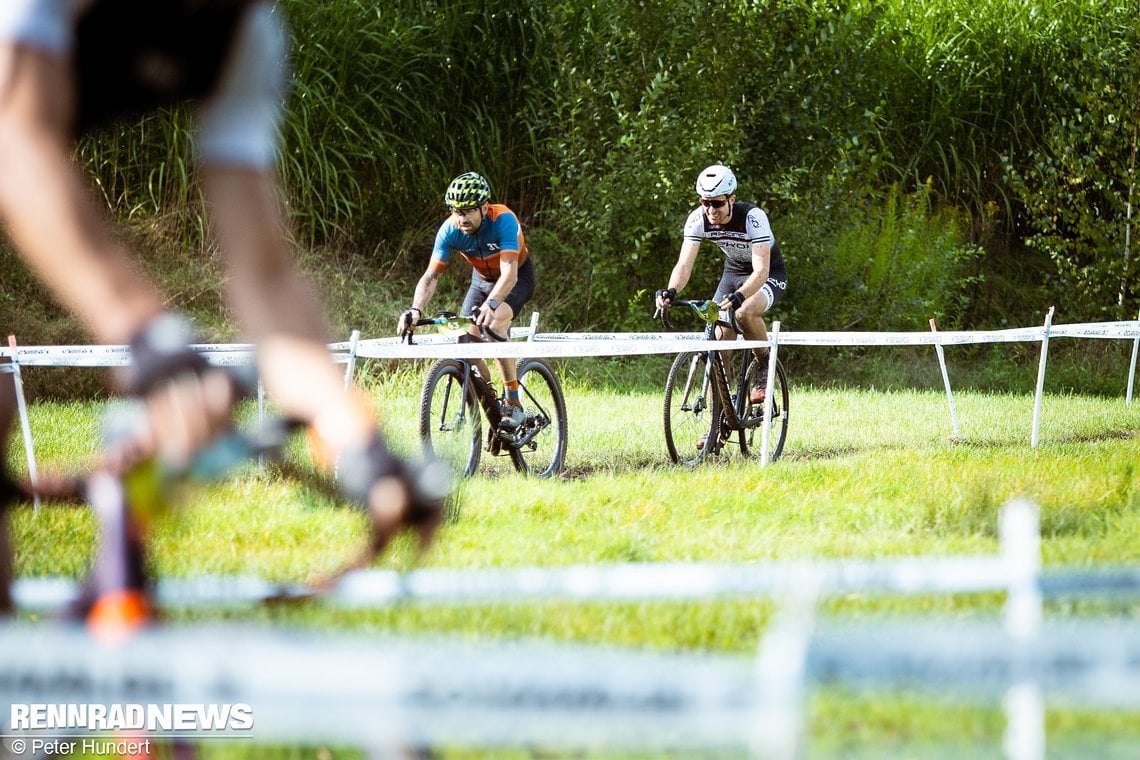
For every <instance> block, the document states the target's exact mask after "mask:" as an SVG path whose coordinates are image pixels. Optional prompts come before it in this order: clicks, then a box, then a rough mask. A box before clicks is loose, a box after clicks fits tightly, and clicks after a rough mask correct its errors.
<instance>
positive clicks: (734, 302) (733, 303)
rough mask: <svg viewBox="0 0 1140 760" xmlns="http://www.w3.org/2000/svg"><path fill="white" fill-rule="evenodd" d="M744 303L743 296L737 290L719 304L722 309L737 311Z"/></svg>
mask: <svg viewBox="0 0 1140 760" xmlns="http://www.w3.org/2000/svg"><path fill="white" fill-rule="evenodd" d="M742 303H744V294H743V293H741V292H740V291H739V290H734V291H732V292H731V293H729V294H728V295H727V296H725V298H724V300H723V301H721V302H720V307H721V308H722V309H733V310H735V309H739V308H740V305H741V304H742Z"/></svg>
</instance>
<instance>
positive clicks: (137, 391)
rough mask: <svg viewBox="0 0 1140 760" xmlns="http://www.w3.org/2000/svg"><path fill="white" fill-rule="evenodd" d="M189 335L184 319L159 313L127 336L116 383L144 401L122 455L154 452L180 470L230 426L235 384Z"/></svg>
mask: <svg viewBox="0 0 1140 760" xmlns="http://www.w3.org/2000/svg"><path fill="white" fill-rule="evenodd" d="M193 339H194V333H193V330H192V329H191V327H190V325H189V323H188V322H186V320H184V319H183V318H181V317H179V316H177V315H174V314H160V315H158V316H156V317H154V318H153V319H151V320H150V322H148V323H147V324H146V325H145V326H144V327H143V328H142V329H141V330H139V332H138V333H137V334H136V335H135V337H134V339H133V340H131V343H130V348H131V363H130V366H129V367H128V368H127V371H126V373H125V374H124V375H123V376H122V377H121V386H122V388H123V390H125V391H126V392H127V393H129V394H131V395H134V396H138V397H139V398H141V399H142V400H143V401H144V402H145V405H146V415H145V420H144V424H141V425H140V427H139V429H138V431H137V433H136V435H135V436H134V438H133V440H131V441H129V442H128V446H129V453H127V451H126V450H124V456H128V457H130V458H135V457H139V458H143V457H147V456H150V455H152V454H156V455H157V456H158V458H159V459H160V460H161V461H162V462H163V464H164V465H166V466H168V467H170V468H171V469H174V470H179V469H182V468H183V467H184V466H185V465H186V463H187V462H189V461H190V459H191V458H192V457H193V455H194V453H195V452H196V451H198V450H199V449H201V448H202V447H203V446H205V445H206V444H207V443H209V442H210V441H212V440H213V439H214V438H216V437H217V436H218V435H219V434H221V433H223V432H225V431H227V430H229V429H230V428H231V427H232V423H233V419H232V417H233V406H234V403H235V402H236V401H237V398H238V396H239V395H240V394H239V390H240V389H239V387H238V383H237V381H236V379H235V377H234V376H233V375H232V374H231V373H229V372H227V371H226V370H225V369H223V368H220V367H213V366H211V365H210V364H209V363H208V362H207V361H206V360H205V359H204V358H203V357H202V355H201V354H199V353H198V352H197V351H195V350H194V349H193V348H192V347H191V344H192V343H193V342H194V340H193ZM109 454H111V455H112V456H113V455H114V453H113V452H109ZM123 464H125V463H123Z"/></svg>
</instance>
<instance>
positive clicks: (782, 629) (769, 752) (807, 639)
mask: <svg viewBox="0 0 1140 760" xmlns="http://www.w3.org/2000/svg"><path fill="white" fill-rule="evenodd" d="M786 593H789V594H790V596H788V597H787V598H786V599H785V600H784V605H783V609H782V610H781V611H780V613H779V614H778V615H777V617H776V619H775V620H774V621H773V622H772V625H771V626H769V628H768V631H767V633H765V634H764V638H763V639H762V640H761V643H760V651H759V653H758V654H757V657H756V671H755V672H756V683H757V684H758V685H759V687H760V689H761V696H762V698H761V699H759V700H757V702H756V709H757V715H756V717H755V719H754V725H755V729H754V733H753V740H752V748H751V749H752V754H753V756H754V757H757V758H767V759H770V760H795V759H796V758H799V757H802V756H803V754H804V750H805V749H806V747H805V744H806V743H807V727H806V723H807V721H806V718H805V715H804V712H805V704H806V702H807V657H808V649H809V647H810V645H811V640H812V634H813V633H814V630H815V614H816V605H817V604H818V603H819V597H820V588H819V584H818V579H815V580H808V581H807V582H806V583H804V584H802V585H797V587H796V588H795V590H794V592H793V591H792V590H791V589H787V590H786Z"/></svg>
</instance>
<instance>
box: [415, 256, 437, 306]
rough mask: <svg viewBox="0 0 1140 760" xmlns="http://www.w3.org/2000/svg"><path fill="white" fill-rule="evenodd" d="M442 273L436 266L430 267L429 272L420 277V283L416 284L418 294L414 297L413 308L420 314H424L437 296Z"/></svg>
mask: <svg viewBox="0 0 1140 760" xmlns="http://www.w3.org/2000/svg"><path fill="white" fill-rule="evenodd" d="M441 271H442V270H441V269H437V268H436V267H434V266H432V267H428V269H427V271H426V272H424V273H423V276H422V277H420V281H419V282H417V283H416V294H415V295H414V296H412V308H413V309H415V310H416V311H418V312H419V313H420V314H423V313H424V311H425V310H426V309H427V307H428V304H429V303H431V298H432V296H434V295H435V287H436V285H438V284H439V274H440V272H441Z"/></svg>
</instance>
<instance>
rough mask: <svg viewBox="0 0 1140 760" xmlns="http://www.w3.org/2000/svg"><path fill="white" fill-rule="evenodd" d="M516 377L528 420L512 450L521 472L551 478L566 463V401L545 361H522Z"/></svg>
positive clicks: (556, 377)
mask: <svg viewBox="0 0 1140 760" xmlns="http://www.w3.org/2000/svg"><path fill="white" fill-rule="evenodd" d="M516 373H517V375H518V379H519V398H520V399H521V400H522V403H523V408H524V409H525V410H526V418H525V420H524V422H523V424H522V425H521V426H520V428H519V429H518V431H517V432H515V433H513V438H514V440H515V441H517V443H512V444H511V446H510V453H511V461H512V462H514V463H515V468H516V469H517V470H518V471H519V472H523V473H526V474H528V475H533V476H535V477H537V478H549V477H551V476H552V475H557V474H558V473H560V472H562V467H563V465H564V464H565V461H566V440H567V435H568V433H567V427H566V399H565V397H564V396H563V395H562V386H561V384H559V382H558V376H557V375H555V374H554V368H553V367H551V366H550V363H549V362H547V361H546V360H545V359H521V360H520V361H519V363H518V367H517V369H516Z"/></svg>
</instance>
